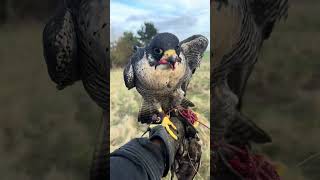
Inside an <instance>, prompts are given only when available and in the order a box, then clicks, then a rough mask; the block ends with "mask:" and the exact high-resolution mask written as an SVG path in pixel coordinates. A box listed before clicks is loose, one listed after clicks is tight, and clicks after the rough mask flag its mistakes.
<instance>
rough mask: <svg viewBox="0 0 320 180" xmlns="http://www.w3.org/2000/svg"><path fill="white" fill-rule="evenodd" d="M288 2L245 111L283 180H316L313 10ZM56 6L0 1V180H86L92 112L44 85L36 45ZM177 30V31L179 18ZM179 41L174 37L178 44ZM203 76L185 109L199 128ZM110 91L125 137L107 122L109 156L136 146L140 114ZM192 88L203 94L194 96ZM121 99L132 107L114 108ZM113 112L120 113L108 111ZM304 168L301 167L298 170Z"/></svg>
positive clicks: (96, 113)
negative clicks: (132, 140)
mask: <svg viewBox="0 0 320 180" xmlns="http://www.w3.org/2000/svg"><path fill="white" fill-rule="evenodd" d="M140 2H141V1H140ZM161 2H162V1H161ZM290 2H291V7H290V10H289V17H288V19H287V21H286V22H282V23H281V24H280V26H277V28H276V29H275V32H274V33H273V34H272V37H271V39H270V40H268V41H267V42H266V43H265V46H264V50H263V52H262V54H261V58H260V60H259V61H258V63H257V66H256V69H255V70H254V73H253V74H252V76H251V78H250V80H249V86H248V88H247V92H246V96H245V103H244V108H245V109H244V110H245V112H246V114H248V115H249V116H250V117H251V118H252V119H253V120H255V121H256V122H257V123H258V124H259V125H260V126H261V127H263V128H264V129H266V131H267V132H269V133H271V134H272V136H273V143H272V144H270V145H266V146H264V147H262V148H261V150H262V151H263V152H264V153H266V154H268V155H269V156H270V157H271V158H272V159H273V160H275V161H278V162H279V163H282V164H283V167H286V168H284V171H283V177H284V179H285V180H318V179H320V173H319V172H320V171H319V167H320V157H319V156H314V155H316V154H317V153H319V152H320V143H319V137H320V108H319V107H320V82H319V80H320V71H319V69H320V60H319V57H320V50H319V43H320V21H319V9H320V2H319V1H318V0H304V1H301V0H290ZM56 4H57V1H54V0H41V1H40V0H19V1H18V0H0V82H1V87H0V102H1V103H0V173H1V179H3V180H9V179H10V180H16V179H17V180H18V179H25V180H29V179H30V180H31V179H32V180H38V179H39V180H40V179H41V180H55V179H60V180H67V179H68V180H69V179H70V180H71V179H79V180H81V179H88V170H89V166H90V163H91V156H92V151H93V147H94V144H95V139H96V131H97V128H98V127H99V125H100V119H101V112H100V110H99V108H98V107H97V106H96V105H95V104H94V103H93V102H92V101H91V100H90V98H89V97H88V95H87V94H86V93H85V91H84V90H83V88H82V84H81V83H77V84H75V85H74V86H72V87H68V88H66V89H65V90H63V91H61V92H59V91H57V90H56V88H55V85H54V84H53V83H52V82H51V81H50V79H49V77H48V74H47V70H46V65H45V62H44V58H43V56H42V43H41V40H42V39H41V38H42V30H43V27H44V23H45V22H46V21H47V20H48V18H49V17H50V15H52V14H53V11H54V8H55V7H56ZM159 4H160V5H161V6H162V5H166V4H165V3H163V4H161V3H159ZM208 8H209V6H208ZM195 13H197V11H195ZM184 18H185V17H184ZM133 19H134V18H133ZM151 22H154V25H155V28H157V29H158V30H159V31H162V30H163V29H161V27H159V24H158V23H157V22H156V21H152V19H151ZM182 22H185V21H183V18H182ZM208 22H209V20H208ZM186 24H187V23H186ZM143 25H144V21H139V24H138V25H137V26H136V25H135V26H132V27H133V28H132V31H131V32H132V33H133V34H132V35H133V36H132V37H133V38H134V37H138V34H137V30H139V29H140V28H141V27H143ZM208 27H209V26H208ZM173 30H174V29H173ZM124 31H126V29H125V30H124ZM111 32H113V31H112V29H111ZM196 33H202V32H196ZM188 34H189V33H187V34H186V35H188ZM186 35H183V34H180V35H179V37H180V39H183V38H184V37H185V36H186ZM190 35H191V34H190ZM114 37H115V39H113V40H114V41H113V42H116V41H118V40H119V39H120V37H123V32H122V31H120V33H115V34H114ZM111 45H114V47H116V46H115V44H111ZM120 59H121V58H120ZM204 59H208V58H204ZM208 61H209V60H207V61H206V60H205V61H204V64H206V63H209V62H208ZM114 62H116V61H114ZM112 71H113V75H112V76H111V77H118V78H119V79H120V78H121V64H119V65H115V67H114V69H113V70H112ZM208 71H209V69H208V68H207V67H206V65H203V66H201V68H200V69H199V71H198V72H197V74H196V76H195V78H194V79H193V80H192V82H191V84H190V88H191V90H190V91H193V92H192V93H190V95H193V96H192V99H191V100H193V101H196V104H197V105H200V107H199V109H200V110H199V111H201V112H200V113H201V114H203V118H209V112H208V111H207V110H206V108H208V109H209V107H208V105H209V102H208V99H207V98H206V97H207V94H208V93H209V92H207V91H205V90H206V89H209V87H208V84H207V83H206V81H207V80H208V77H207V72H208ZM197 79H198V80H199V79H201V80H199V81H197ZM195 82H199V83H195ZM112 83H114V84H112V87H113V88H111V95H113V98H112V97H111V101H112V100H115V101H114V102H111V108H112V109H113V110H112V111H111V116H117V117H118V118H119V119H120V120H121V119H125V118H127V119H129V120H128V121H127V122H128V123H127V124H128V126H126V128H123V127H122V126H123V124H121V123H120V122H121V121H120V120H119V121H117V120H116V119H115V120H114V121H113V122H111V126H112V127H114V129H113V130H111V136H112V137H111V138H113V139H116V140H114V141H111V148H113V149H114V148H116V147H118V146H119V145H120V144H121V143H123V142H125V141H127V140H128V139H129V138H128V137H136V136H139V135H140V132H142V131H143V130H144V128H141V129H138V128H137V124H136V121H135V119H134V118H133V117H135V116H136V113H137V110H138V108H139V107H140V104H139V101H140V97H139V96H138V95H137V94H135V93H136V92H135V90H131V91H127V90H125V89H124V85H123V83H122V82H121V81H118V82H116V81H112ZM117 87H119V91H117V90H118V89H117ZM199 87H203V88H202V89H204V90H203V91H198V89H199ZM130 93H132V94H130ZM120 96H122V97H123V96H127V97H128V98H129V99H130V98H132V101H128V99H125V98H122V99H121V98H119V99H117V98H118V97H120ZM206 103H207V104H206ZM121 104H122V107H123V108H125V111H123V109H120V110H119V109H117V108H118V107H120V106H121ZM112 113H114V114H112ZM130 119H131V120H130ZM130 128H131V130H130V131H127V129H130ZM203 131H204V133H203V134H206V133H205V130H203ZM123 134H124V136H122V135H123ZM208 138H209V137H207V139H208ZM203 139H205V137H204V138H203ZM312 156H313V158H311V159H310V157H312ZM205 158H209V157H205ZM308 158H309V159H310V160H308V161H304V160H307V159H308ZM208 166H209V164H205V163H204V164H203V167H208ZM203 169H205V170H206V168H203ZM200 176H201V177H198V178H199V179H200V178H202V179H206V178H207V179H208V176H207V175H206V172H204V171H202V172H200Z"/></svg>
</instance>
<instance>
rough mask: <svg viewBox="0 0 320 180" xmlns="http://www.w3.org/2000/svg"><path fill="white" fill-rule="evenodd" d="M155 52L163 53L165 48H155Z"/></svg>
mask: <svg viewBox="0 0 320 180" xmlns="http://www.w3.org/2000/svg"><path fill="white" fill-rule="evenodd" d="M153 52H154V53H156V54H162V53H163V50H162V49H160V48H154V49H153Z"/></svg>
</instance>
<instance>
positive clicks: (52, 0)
mask: <svg viewBox="0 0 320 180" xmlns="http://www.w3.org/2000/svg"><path fill="white" fill-rule="evenodd" d="M56 5H57V1H56V0H41V1H40V0H25V1H21V0H19V1H18V0H1V1H0V82H1V87H0V102H1V103H0V174H1V175H0V179H2V180H20V179H24V180H57V179H60V180H73V179H77V180H87V179H88V174H89V173H88V172H89V167H90V164H91V158H92V155H93V154H92V153H93V147H94V145H95V139H96V136H97V133H96V132H97V129H98V127H99V125H100V122H101V117H102V114H101V110H100V108H99V107H98V106H96V105H95V103H93V102H92V100H91V99H90V98H89V97H88V95H87V93H86V92H85V91H84V89H83V87H82V84H81V82H78V83H76V84H75V85H74V86H72V87H68V88H66V89H65V90H63V91H58V90H57V89H56V87H55V84H54V83H53V82H51V80H50V79H49V76H48V74H47V67H46V64H45V61H44V58H43V55H42V30H43V28H44V23H45V22H46V21H47V20H48V19H49V17H50V16H51V15H53V12H54V10H55V7H56Z"/></svg>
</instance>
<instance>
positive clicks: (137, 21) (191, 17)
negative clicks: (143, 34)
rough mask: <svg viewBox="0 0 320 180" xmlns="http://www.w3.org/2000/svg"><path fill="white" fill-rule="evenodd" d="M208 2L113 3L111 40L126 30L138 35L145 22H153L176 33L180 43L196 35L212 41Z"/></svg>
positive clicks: (114, 0)
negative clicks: (137, 32) (201, 35)
mask: <svg viewBox="0 0 320 180" xmlns="http://www.w3.org/2000/svg"><path fill="white" fill-rule="evenodd" d="M207 1H208V2H206V1H203V0H202V1H195V0H175V1H172V0H171V1H170V0H157V1H148V0H136V1H128V0H127V1H126V0H118V1H116V0H111V7H110V9H111V11H110V19H111V41H114V40H116V39H117V38H119V37H120V36H121V34H122V33H123V32H124V31H132V32H136V31H137V30H138V29H139V28H140V27H141V25H142V24H143V23H144V22H145V21H151V22H153V23H154V24H155V26H156V27H157V28H158V29H159V31H160V32H165V31H166V32H171V33H174V34H176V35H177V36H178V37H179V39H180V40H182V39H184V38H187V37H189V36H191V35H193V34H203V35H205V36H207V37H208V38H210V37H209V35H210V2H209V0H207ZM126 2H127V3H126Z"/></svg>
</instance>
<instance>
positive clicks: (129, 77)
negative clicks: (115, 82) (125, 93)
mask: <svg viewBox="0 0 320 180" xmlns="http://www.w3.org/2000/svg"><path fill="white" fill-rule="evenodd" d="M123 77H124V83H125V85H126V87H127V88H128V89H132V88H134V87H135V83H134V71H133V65H132V64H131V60H130V62H129V63H128V64H127V66H126V68H125V69H124V71H123Z"/></svg>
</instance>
